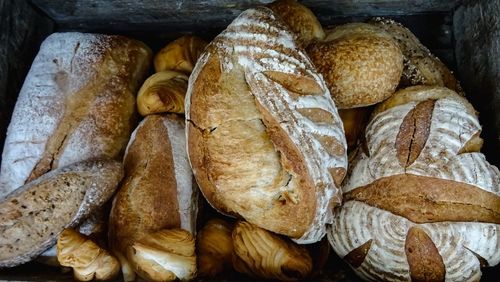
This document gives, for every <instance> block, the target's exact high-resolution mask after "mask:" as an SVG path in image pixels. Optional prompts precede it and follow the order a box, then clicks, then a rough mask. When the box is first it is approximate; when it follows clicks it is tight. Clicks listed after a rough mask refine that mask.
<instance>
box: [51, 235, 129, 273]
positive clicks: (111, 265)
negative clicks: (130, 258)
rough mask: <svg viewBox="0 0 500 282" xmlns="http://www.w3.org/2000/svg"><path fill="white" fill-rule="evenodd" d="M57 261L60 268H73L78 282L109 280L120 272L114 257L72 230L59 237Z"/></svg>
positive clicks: (118, 264)
mask: <svg viewBox="0 0 500 282" xmlns="http://www.w3.org/2000/svg"><path fill="white" fill-rule="evenodd" d="M57 259H58V261H59V263H60V264H61V265H62V266H68V267H72V268H73V274H74V276H75V279H76V280H78V281H90V280H92V279H94V278H95V279H97V280H111V279H113V278H115V277H116V275H118V272H119V271H120V263H119V262H118V260H117V259H116V258H115V257H114V256H112V255H111V254H110V253H109V252H108V251H106V250H105V249H103V248H101V247H99V246H98V245H97V244H96V243H94V242H93V241H92V240H90V239H88V238H87V237H85V236H84V235H81V234H80V233H78V232H76V231H74V230H73V229H65V230H64V231H63V232H62V233H61V235H60V236H59V239H58V240H57Z"/></svg>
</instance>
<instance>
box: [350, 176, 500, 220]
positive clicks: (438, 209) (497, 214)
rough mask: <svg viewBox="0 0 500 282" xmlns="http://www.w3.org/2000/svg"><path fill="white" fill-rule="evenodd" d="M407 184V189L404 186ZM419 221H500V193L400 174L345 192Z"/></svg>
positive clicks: (442, 180)
mask: <svg viewBox="0 0 500 282" xmlns="http://www.w3.org/2000/svg"><path fill="white" fill-rule="evenodd" d="M401 183H404V186H405V189H401ZM344 197H345V200H346V201H350V200H356V201H361V202H364V203H367V204H369V205H371V206H373V207H377V208H379V209H384V210H387V211H390V212H391V213H393V214H397V215H399V216H402V217H405V218H407V219H409V220H411V221H413V222H415V223H428V222H442V221H456V222H467V221H477V222H487V223H496V224H500V196H498V195H495V194H493V193H491V192H488V191H485V190H482V189H478V188H477V187H475V186H473V185H470V184H465V183H462V182H455V181H451V180H446V179H439V178H431V177H425V176H417V175H412V174H400V175H393V176H389V177H384V178H380V179H378V180H376V181H374V182H372V183H371V184H369V185H366V186H362V187H359V188H356V189H354V190H352V191H349V192H348V193H346V194H344Z"/></svg>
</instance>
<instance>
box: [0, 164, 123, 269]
mask: <svg viewBox="0 0 500 282" xmlns="http://www.w3.org/2000/svg"><path fill="white" fill-rule="evenodd" d="M122 177H123V169H122V165H121V163H119V162H118V161H114V160H90V161H84V162H79V163H75V164H72V165H69V166H66V167H63V168H59V169H56V170H53V171H51V172H49V173H47V174H44V175H43V176H41V177H40V178H38V179H36V180H34V181H32V182H30V183H28V184H26V185H23V186H22V187H20V188H19V189H17V190H16V191H14V192H13V193H11V194H9V195H8V196H7V197H6V198H5V199H3V200H2V201H1V202H0V268H2V267H11V266H15V265H18V264H22V263H25V262H27V261H29V260H31V259H33V258H35V257H36V256H37V255H39V254H41V253H42V252H43V251H45V250H46V249H47V248H49V247H50V246H52V245H54V243H55V242H56V240H57V237H58V236H59V234H60V233H61V232H62V231H63V229H64V228H68V227H75V226H76V225H77V224H78V223H79V222H81V221H82V219H84V218H86V217H87V216H89V214H90V213H91V212H92V211H93V210H95V209H96V208H98V207H100V206H102V205H103V204H104V203H106V202H107V201H108V200H109V199H110V198H111V196H112V195H113V193H114V191H115V189H116V188H117V186H118V183H119V182H120V180H121V179H122Z"/></svg>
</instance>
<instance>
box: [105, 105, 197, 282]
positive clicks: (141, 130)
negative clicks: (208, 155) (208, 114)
mask: <svg viewBox="0 0 500 282" xmlns="http://www.w3.org/2000/svg"><path fill="white" fill-rule="evenodd" d="M185 140H186V136H185V125H184V120H183V119H182V118H180V117H177V116H175V115H166V116H162V115H149V116H147V117H145V118H144V120H143V121H142V122H141V123H140V124H139V126H138V127H137V128H136V129H135V131H134V132H133V133H132V136H131V139H130V141H129V144H128V146H127V150H126V153H125V158H124V167H125V179H124V181H123V183H122V186H121V188H120V190H119V191H118V193H117V194H116V196H115V198H114V200H113V206H112V209H111V213H110V218H109V242H110V244H111V248H112V250H113V252H114V253H115V254H117V256H118V258H119V259H120V262H121V263H122V267H123V271H124V277H125V280H126V281H130V280H131V279H133V278H134V273H133V272H132V271H131V267H134V266H132V265H130V258H128V257H127V248H128V247H130V246H131V245H132V244H133V243H134V242H136V241H138V240H143V239H144V238H145V237H148V236H149V235H150V234H152V233H154V232H156V231H158V230H161V229H168V228H182V229H184V230H187V231H189V232H191V233H192V234H193V236H194V232H195V227H196V213H197V188H196V186H195V185H196V184H195V181H194V177H193V174H192V171H191V168H190V166H189V162H188V159H187V153H186V141H185ZM144 240H146V239H144ZM134 268H136V267H134Z"/></svg>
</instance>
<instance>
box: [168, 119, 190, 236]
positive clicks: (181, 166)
mask: <svg viewBox="0 0 500 282" xmlns="http://www.w3.org/2000/svg"><path fill="white" fill-rule="evenodd" d="M163 125H164V126H165V127H166V128H167V131H168V138H169V139H170V144H171V146H172V157H173V160H174V170H175V181H176V183H177V202H178V203H179V218H180V222H181V226H180V227H181V228H182V229H184V230H186V231H189V232H190V233H191V234H193V235H195V234H196V215H197V213H198V194H197V191H198V187H193V185H195V184H194V181H193V180H194V179H193V172H192V171H191V167H190V166H189V161H188V158H187V151H186V134H185V125H184V121H182V120H178V119H171V118H168V117H165V118H163Z"/></svg>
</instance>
